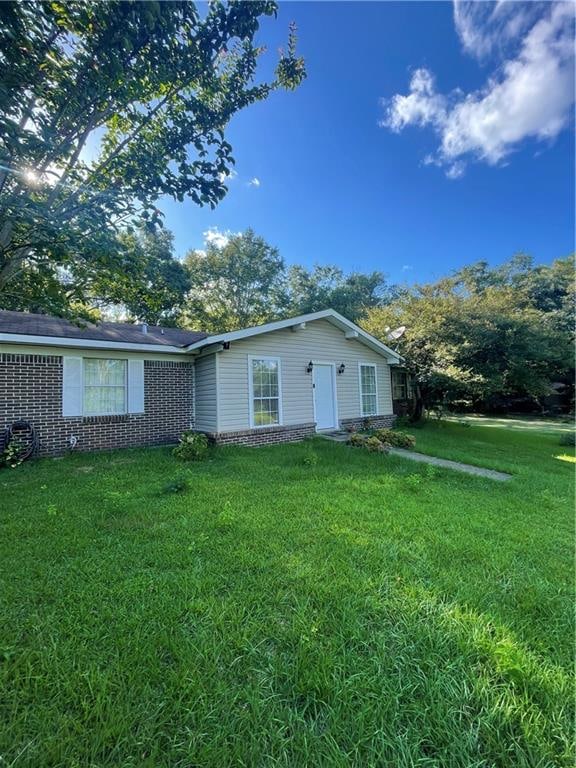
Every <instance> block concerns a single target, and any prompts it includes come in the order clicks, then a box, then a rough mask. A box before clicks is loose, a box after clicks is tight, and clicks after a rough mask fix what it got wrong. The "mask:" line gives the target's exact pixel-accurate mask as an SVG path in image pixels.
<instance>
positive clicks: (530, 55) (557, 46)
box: [381, 2, 574, 178]
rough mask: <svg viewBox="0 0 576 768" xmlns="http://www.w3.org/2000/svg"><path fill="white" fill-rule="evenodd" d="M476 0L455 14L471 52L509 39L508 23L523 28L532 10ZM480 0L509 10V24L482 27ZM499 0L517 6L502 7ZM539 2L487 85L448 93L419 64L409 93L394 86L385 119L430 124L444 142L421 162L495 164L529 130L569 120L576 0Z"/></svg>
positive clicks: (550, 129) (395, 127)
mask: <svg viewBox="0 0 576 768" xmlns="http://www.w3.org/2000/svg"><path fill="white" fill-rule="evenodd" d="M473 5H474V10H472V11H467V14H468V15H467V16H463V15H462V10H461V4H457V5H456V6H455V15H456V14H460V22H459V24H460V27H459V34H460V36H461V38H462V39H463V43H464V45H465V47H466V48H467V49H469V50H471V51H473V52H474V53H483V52H485V51H489V50H491V48H492V47H493V46H494V45H495V44H496V42H497V41H498V40H500V41H501V42H502V41H503V42H504V43H509V42H510V39H511V35H512V32H511V31H510V30H511V29H521V30H525V28H526V25H527V24H528V21H527V18H528V16H530V18H532V16H533V11H532V10H530V9H527V8H525V6H524V4H522V3H500V4H498V5H496V6H495V5H494V4H492V3H490V4H486V3H480V4H476V3H474V4H473ZM476 5H482V6H485V5H489V7H490V10H491V16H490V18H492V16H494V14H497V13H498V12H499V13H500V14H505V16H506V24H505V26H504V27H503V28H504V29H505V31H504V32H501V33H500V35H499V33H498V32H497V31H496V32H495V31H491V30H492V27H490V29H489V31H487V32H486V31H485V32H483V31H482V29H481V25H480V26H478V18H479V17H480V16H482V15H485V14H486V13H487V10H486V8H484V7H483V8H482V9H481V10H480V9H478V10H476V9H475V6H476ZM499 5H505V6H508V5H510V6H513V7H514V9H515V10H514V11H513V10H512V9H510V8H508V7H506V9H505V11H504V10H500V11H498V7H499ZM535 5H537V6H538V8H539V13H540V15H539V17H538V19H537V20H536V21H535V22H534V23H532V25H531V26H530V28H529V30H528V31H527V32H526V33H525V35H524V37H523V38H522V39H521V41H520V43H519V50H518V52H517V55H516V56H515V57H513V58H509V59H508V60H506V61H505V62H504V64H503V65H502V67H501V68H500V69H499V70H498V71H497V73H496V74H495V75H494V76H492V77H491V78H490V79H489V80H488V82H487V83H486V85H485V87H484V88H482V89H480V90H478V91H474V92H472V93H469V94H464V93H462V92H461V91H459V90H457V91H453V92H452V93H450V94H448V95H444V94H441V93H438V92H437V90H436V85H435V81H434V76H433V75H432V73H431V72H429V71H428V70H427V69H417V70H416V71H415V72H414V74H413V75H412V79H411V81H410V89H409V93H408V95H405V96H404V95H400V94H397V95H395V96H393V97H392V98H391V99H390V100H388V101H386V102H385V116H384V119H383V120H382V122H381V125H382V126H384V127H387V128H389V129H390V130H392V131H394V132H396V133H399V132H400V131H401V130H403V129H404V128H406V127H407V126H418V127H424V126H428V127H430V128H432V129H433V130H434V132H435V133H436V134H437V135H438V137H439V141H440V144H439V147H438V149H437V151H436V152H435V153H434V154H433V155H428V156H427V157H426V158H424V163H425V164H427V165H428V164H436V165H440V166H443V167H444V168H446V173H447V175H448V176H449V177H450V178H458V177H459V176H462V174H463V173H464V170H465V167H466V163H467V162H468V161H470V160H471V159H477V160H482V161H484V162H487V163H489V164H491V165H495V164H497V163H499V162H501V161H502V159H503V158H505V157H506V156H507V155H508V154H510V152H512V151H513V150H514V149H515V148H516V147H517V146H518V145H519V144H520V142H522V141H523V140H525V139H527V138H535V139H538V140H550V139H553V138H554V137H555V136H557V135H558V133H560V131H561V130H562V129H563V128H564V127H565V126H566V124H567V123H568V121H569V118H570V115H571V107H572V105H573V103H574V42H573V39H574V38H573V36H574V6H573V4H572V3H569V2H560V3H556V4H546V9H545V12H544V13H542V9H541V6H540V4H535ZM458 8H460V10H458ZM463 18H465V19H466V21H465V22H464V21H462V19H463ZM472 19H474V20H475V21H474V23H473V22H472ZM514 22H516V24H515V25H514ZM494 29H498V30H499V29H500V27H494Z"/></svg>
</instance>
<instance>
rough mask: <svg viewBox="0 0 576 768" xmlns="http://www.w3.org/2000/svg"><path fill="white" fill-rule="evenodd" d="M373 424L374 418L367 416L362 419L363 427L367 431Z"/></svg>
mask: <svg viewBox="0 0 576 768" xmlns="http://www.w3.org/2000/svg"><path fill="white" fill-rule="evenodd" d="M371 426H372V419H371V418H370V417H369V416H365V417H364V418H363V419H362V429H363V430H365V431H367V430H369V429H370V427H371Z"/></svg>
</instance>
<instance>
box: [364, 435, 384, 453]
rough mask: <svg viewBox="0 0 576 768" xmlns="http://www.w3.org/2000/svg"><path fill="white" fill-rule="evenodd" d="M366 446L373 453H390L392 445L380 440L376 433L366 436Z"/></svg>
mask: <svg viewBox="0 0 576 768" xmlns="http://www.w3.org/2000/svg"><path fill="white" fill-rule="evenodd" d="M364 446H365V447H366V449H367V450H369V451H370V452H371V453H388V451H389V450H390V446H389V445H387V444H386V443H383V442H382V441H381V440H379V439H378V438H377V437H376V435H372V436H371V437H368V438H366V442H365V443H364Z"/></svg>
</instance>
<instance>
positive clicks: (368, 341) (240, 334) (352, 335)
mask: <svg viewBox="0 0 576 768" xmlns="http://www.w3.org/2000/svg"><path fill="white" fill-rule="evenodd" d="M314 320H327V321H328V322H329V323H331V324H332V325H334V326H336V327H337V328H339V329H340V330H341V331H344V333H345V334H346V338H349V339H356V340H357V341H359V342H360V343H361V344H364V345H365V346H367V347H370V348H371V349H373V350H374V351H375V352H378V353H379V354H381V355H382V356H383V357H385V358H386V359H387V360H388V361H389V362H391V363H394V364H395V363H399V362H400V361H401V360H402V356H401V355H400V354H399V353H398V352H395V351H394V350H393V349H390V347H388V346H386V344H383V343H382V342H381V341H380V340H379V339H377V338H376V337H375V336H372V334H370V333H368V332H367V331H365V330H364V329H363V328H361V327H360V326H359V325H356V323H353V322H352V321H351V320H348V319H347V318H346V317H344V316H343V315H341V314H339V313H338V312H336V310H334V309H323V310H322V311H321V312H311V313H309V314H307V315H298V316H297V317H290V318H288V319H287V320H276V321H275V322H273V323H266V324H265V325H256V326H253V327H252V328H243V329H242V330H240V331H229V332H228V333H220V334H214V335H212V336H207V337H205V338H204V339H200V340H198V341H196V342H193V343H192V344H190V346H189V347H188V348H187V349H188V350H189V351H190V352H193V351H196V350H200V349H202V348H203V347H207V346H209V345H211V344H225V343H226V342H232V341H238V340H240V339H247V338H250V336H258V335H260V334H262V333H270V332H271V331H280V330H283V329H284V328H291V327H293V326H296V325H301V326H305V325H306V323H311V322H313V321H314Z"/></svg>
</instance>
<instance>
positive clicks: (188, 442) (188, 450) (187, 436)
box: [172, 429, 208, 461]
mask: <svg viewBox="0 0 576 768" xmlns="http://www.w3.org/2000/svg"><path fill="white" fill-rule="evenodd" d="M172 453H173V454H174V456H177V457H178V458H179V459H184V461H202V460H203V459H205V458H206V457H207V456H208V438H207V437H206V435H203V434H202V433H201V432H194V431H193V430H191V429H187V430H186V432H183V433H182V435H181V436H180V441H179V443H178V445H177V446H176V448H174V450H173V451H172Z"/></svg>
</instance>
